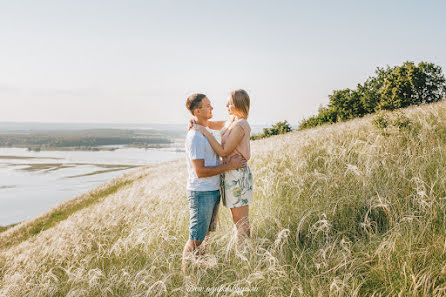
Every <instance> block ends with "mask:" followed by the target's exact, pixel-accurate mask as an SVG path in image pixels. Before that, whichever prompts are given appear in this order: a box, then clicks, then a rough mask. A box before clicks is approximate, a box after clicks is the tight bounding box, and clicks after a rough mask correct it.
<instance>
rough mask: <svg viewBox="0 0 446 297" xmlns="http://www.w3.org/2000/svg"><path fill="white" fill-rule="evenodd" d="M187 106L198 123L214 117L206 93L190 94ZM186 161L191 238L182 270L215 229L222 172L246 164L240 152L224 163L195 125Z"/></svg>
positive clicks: (184, 255) (189, 138) (189, 139)
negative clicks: (195, 128)
mask: <svg viewBox="0 0 446 297" xmlns="http://www.w3.org/2000/svg"><path fill="white" fill-rule="evenodd" d="M186 108H187V109H188V110H189V111H190V112H191V114H192V115H193V117H194V121H195V123H196V124H198V125H202V126H205V127H206V126H207V122H208V121H209V119H211V118H212V109H213V108H212V106H211V101H210V100H209V99H208V98H207V97H206V95H203V94H193V95H191V96H189V97H188V98H187V101H186ZM186 161H187V170H188V173H189V179H188V181H187V200H188V202H189V212H190V223H189V240H188V241H187V243H186V245H185V246H184V250H183V263H182V271H183V273H186V268H187V258H188V257H189V256H190V254H191V253H193V252H195V251H196V249H197V247H199V246H200V245H201V243H202V242H203V240H204V239H205V237H206V235H207V234H208V233H209V231H215V223H216V222H215V219H216V215H217V211H218V206H219V203H220V191H219V189H220V173H223V172H225V171H228V170H234V169H238V168H241V167H243V166H245V164H246V160H244V159H243V158H242V157H241V156H240V155H237V156H234V157H232V158H231V159H230V160H229V162H228V163H226V164H220V159H219V157H218V155H217V154H216V153H215V152H214V150H213V149H212V147H211V145H210V144H209V142H208V140H207V139H206V137H205V136H204V135H202V134H201V133H200V132H198V131H196V130H194V129H191V130H190V131H189V132H188V134H187V137H186Z"/></svg>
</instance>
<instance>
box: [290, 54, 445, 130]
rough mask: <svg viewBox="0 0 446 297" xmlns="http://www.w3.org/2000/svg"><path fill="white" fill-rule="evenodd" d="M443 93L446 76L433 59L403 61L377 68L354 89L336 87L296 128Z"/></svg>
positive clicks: (433, 98) (430, 99)
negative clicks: (324, 104) (400, 63)
mask: <svg viewBox="0 0 446 297" xmlns="http://www.w3.org/2000/svg"><path fill="white" fill-rule="evenodd" d="M445 97H446V79H445V77H444V75H443V73H442V70H441V67H439V66H436V65H434V64H433V63H427V62H420V63H419V64H418V65H415V63H414V62H410V61H408V62H405V63H403V64H402V65H401V66H395V67H389V66H387V67H386V68H380V67H378V68H377V69H376V70H375V75H374V76H370V77H369V78H368V79H367V80H366V81H365V82H364V84H362V85H361V84H358V85H357V89H356V90H351V89H343V90H335V91H333V94H332V95H329V104H328V107H320V108H319V112H318V115H317V116H313V117H310V118H308V119H305V120H303V121H302V122H301V123H300V124H299V129H304V128H309V127H314V126H318V125H322V124H324V123H334V122H337V121H345V120H349V119H352V118H355V117H362V116H364V115H365V114H369V113H373V112H376V111H379V110H382V109H390V110H393V109H397V108H403V107H407V106H411V105H417V104H421V103H432V102H437V101H440V100H442V99H443V98H445Z"/></svg>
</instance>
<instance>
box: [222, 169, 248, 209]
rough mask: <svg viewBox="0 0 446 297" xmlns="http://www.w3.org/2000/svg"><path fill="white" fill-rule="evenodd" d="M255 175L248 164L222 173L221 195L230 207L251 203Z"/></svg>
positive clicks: (224, 202)
mask: <svg viewBox="0 0 446 297" xmlns="http://www.w3.org/2000/svg"><path fill="white" fill-rule="evenodd" d="M252 185H253V177H252V173H251V169H250V168H249V166H248V165H245V167H243V168H239V169H235V170H230V171H226V172H225V173H223V174H222V185H221V189H220V190H221V196H222V200H223V205H224V206H226V207H228V208H234V207H240V206H245V205H249V204H251V201H252Z"/></svg>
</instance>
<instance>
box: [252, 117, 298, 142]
mask: <svg viewBox="0 0 446 297" xmlns="http://www.w3.org/2000/svg"><path fill="white" fill-rule="evenodd" d="M292 130H293V129H292V128H291V126H290V124H289V123H288V122H287V121H283V122H277V123H275V124H274V125H273V126H272V127H271V128H263V133H262V134H258V135H253V136H251V140H256V139H261V138H265V137H270V136H273V135H279V134H285V133H288V132H291V131H292Z"/></svg>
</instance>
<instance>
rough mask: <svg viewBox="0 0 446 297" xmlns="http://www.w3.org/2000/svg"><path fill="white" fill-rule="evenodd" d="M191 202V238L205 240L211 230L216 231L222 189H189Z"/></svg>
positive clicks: (189, 200)
mask: <svg viewBox="0 0 446 297" xmlns="http://www.w3.org/2000/svg"><path fill="white" fill-rule="evenodd" d="M187 201H188V202H189V214H190V220H189V239H190V240H196V241H203V240H204V238H205V237H206V234H207V233H208V232H209V231H215V224H216V221H215V219H216V216H217V212H218V206H219V204H220V191H218V190H216V191H203V192H201V191H187Z"/></svg>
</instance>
